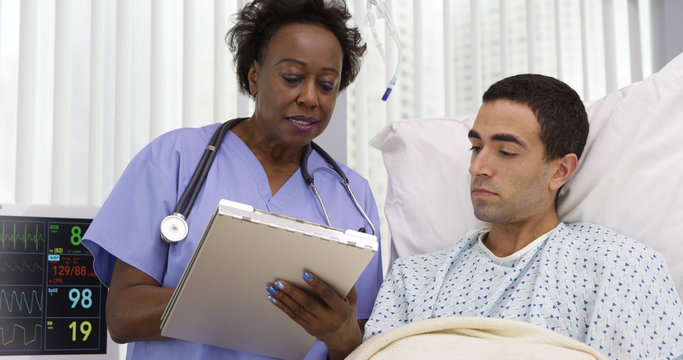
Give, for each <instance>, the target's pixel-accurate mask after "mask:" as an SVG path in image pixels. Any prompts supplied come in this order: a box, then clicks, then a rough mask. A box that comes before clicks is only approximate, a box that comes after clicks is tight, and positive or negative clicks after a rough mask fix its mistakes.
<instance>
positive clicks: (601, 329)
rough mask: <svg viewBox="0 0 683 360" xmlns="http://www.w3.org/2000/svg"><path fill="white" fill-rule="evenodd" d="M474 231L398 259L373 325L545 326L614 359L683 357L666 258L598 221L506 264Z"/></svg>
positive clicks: (377, 328)
mask: <svg viewBox="0 0 683 360" xmlns="http://www.w3.org/2000/svg"><path fill="white" fill-rule="evenodd" d="M483 234H485V230H480V231H477V232H474V233H470V234H468V235H466V236H465V238H464V239H462V240H461V241H459V242H458V243H457V245H456V246H455V247H452V248H450V249H448V250H445V251H440V252H434V253H430V254H426V255H414V256H410V257H407V258H400V259H398V260H397V261H396V262H395V263H394V265H393V267H392V270H391V273H390V275H388V276H387V278H386V279H385V281H384V283H383V284H382V288H381V289H380V293H379V294H378V295H377V300H376V302H375V308H374V310H373V313H372V315H371V317H370V320H369V321H368V323H367V325H366V327H365V331H366V333H365V336H366V339H367V338H368V337H370V336H372V335H374V334H377V333H380V332H383V331H386V330H388V329H390V328H394V327H398V326H400V325H402V324H406V323H411V322H416V321H420V320H425V319H430V318H438V317H446V316H481V317H495V318H503V319H510V320H519V321H525V322H529V323H533V324H536V325H540V326H544V327H546V328H548V329H551V330H553V331H555V332H558V333H560V334H563V335H566V336H569V337H571V338H573V339H576V340H579V341H581V342H584V343H586V344H588V345H590V346H592V347H594V348H595V349H598V350H599V351H601V352H602V353H604V354H605V355H606V356H608V357H609V358H613V359H665V358H673V357H674V356H677V355H679V354H683V334H682V333H681V332H683V308H682V306H681V302H680V298H679V297H678V295H677V293H676V290H675V289H674V284H673V282H672V280H671V278H670V275H669V271H668V270H667V267H666V265H665V263H664V260H663V258H662V256H661V255H660V254H658V253H656V252H655V251H653V250H651V249H649V248H647V247H646V246H645V245H643V244H640V243H638V242H636V241H634V240H632V239H629V238H627V237H625V236H623V235H619V234H617V233H615V232H613V231H611V230H609V229H606V228H604V227H600V226H597V225H593V224H586V223H575V224H565V223H560V224H559V225H558V226H557V227H556V228H555V229H554V230H553V231H551V232H550V233H549V234H546V236H545V238H544V237H541V238H539V239H537V240H536V241H534V242H532V243H531V244H529V245H528V246H526V247H525V248H524V249H522V250H520V251H518V252H517V253H515V254H513V255H510V256H508V257H505V258H499V257H496V256H495V255H494V254H493V253H491V252H490V251H489V250H488V249H487V248H486V246H485V245H484V244H483V243H482V241H481V236H482V235H483Z"/></svg>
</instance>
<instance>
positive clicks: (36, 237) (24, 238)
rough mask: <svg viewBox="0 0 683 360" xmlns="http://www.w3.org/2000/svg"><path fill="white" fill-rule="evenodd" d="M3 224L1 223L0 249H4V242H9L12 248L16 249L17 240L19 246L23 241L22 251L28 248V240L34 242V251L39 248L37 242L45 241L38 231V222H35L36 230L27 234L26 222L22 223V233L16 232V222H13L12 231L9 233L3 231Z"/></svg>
mask: <svg viewBox="0 0 683 360" xmlns="http://www.w3.org/2000/svg"><path fill="white" fill-rule="evenodd" d="M5 225H6V224H4V223H3V224H2V234H0V242H2V250H5V243H11V245H12V250H17V240H19V242H20V244H19V246H21V243H22V242H23V243H24V251H27V250H28V243H29V242H34V243H35V244H36V249H35V251H38V250H39V243H40V242H41V241H42V242H45V236H44V235H43V234H39V233H38V224H36V232H35V234H29V232H28V224H25V225H24V233H23V234H21V233H19V234H17V224H14V227H13V233H12V234H11V235H10V234H9V233H7V232H6V231H5Z"/></svg>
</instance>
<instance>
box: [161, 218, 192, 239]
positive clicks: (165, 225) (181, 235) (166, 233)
mask: <svg viewBox="0 0 683 360" xmlns="http://www.w3.org/2000/svg"><path fill="white" fill-rule="evenodd" d="M187 231H188V227H187V222H186V221H185V217H184V216H183V215H182V214H179V213H173V214H171V215H169V216H167V217H165V218H164V220H162V221H161V239H162V240H164V241H165V242H167V243H169V244H174V243H177V242H178V241H181V240H183V239H185V237H187Z"/></svg>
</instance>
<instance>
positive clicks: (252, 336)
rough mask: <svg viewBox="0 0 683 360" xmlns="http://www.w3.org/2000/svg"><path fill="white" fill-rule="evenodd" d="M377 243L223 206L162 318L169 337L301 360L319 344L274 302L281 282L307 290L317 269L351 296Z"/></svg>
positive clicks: (232, 204)
mask: <svg viewBox="0 0 683 360" xmlns="http://www.w3.org/2000/svg"><path fill="white" fill-rule="evenodd" d="M376 251H377V240H376V237H375V236H373V235H369V234H363V233H359V232H356V231H349V230H347V231H345V232H344V231H341V230H338V229H333V228H329V227H326V226H322V225H317V224H312V223H308V222H304V221H301V220H297V219H292V218H289V217H284V216H280V215H277V214H274V213H268V212H263V211H259V210H254V209H253V208H252V207H251V206H249V205H244V204H240V203H236V202H233V201H228V200H221V201H220V203H219V205H218V208H217V210H216V212H215V213H214V215H213V216H212V217H211V220H209V224H208V225H207V227H206V229H205V230H204V234H203V236H202V239H201V240H200V242H199V244H198V245H197V248H196V249H195V252H194V254H193V256H192V258H191V259H190V262H189V264H188V266H187V268H186V269H185V272H184V274H183V276H182V278H181V279H180V282H179V284H178V287H177V288H176V290H175V292H174V293H173V296H172V297H171V301H170V302H169V304H168V306H167V307H166V310H165V311H164V314H163V315H162V323H161V334H162V335H163V336H167V337H172V338H178V339H183V340H190V341H196V342H200V343H204V344H209V345H215V346H221V347H225V348H230V349H235V350H241V351H247V352H252V353H256V354H262V355H267V356H272V357H277V358H283V359H301V358H303V357H304V355H305V354H306V352H307V351H308V349H309V348H310V347H311V345H312V344H313V342H314V341H315V338H314V337H312V336H311V335H309V334H308V333H306V332H305V331H304V330H303V328H301V327H300V326H299V325H298V324H296V323H295V322H294V321H293V320H291V319H290V318H289V317H288V316H287V315H286V314H285V313H283V312H282V311H281V310H279V309H278V308H277V307H275V306H274V305H273V304H271V303H270V302H269V301H268V300H267V295H268V293H267V292H266V286H267V285H268V284H269V283H272V282H273V281H274V280H275V279H276V278H280V279H284V280H287V281H289V282H292V283H294V284H296V285H298V286H299V287H300V288H303V289H307V288H309V287H308V285H306V284H305V282H304V281H303V279H302V278H301V275H302V274H303V271H304V270H310V271H312V272H314V273H315V274H316V275H318V276H319V277H320V278H321V279H323V280H324V281H325V282H326V283H327V284H328V285H330V286H331V287H332V288H334V289H335V290H336V291H337V293H338V294H340V295H341V296H344V295H346V294H347V293H348V292H349V291H350V290H351V288H352V287H353V285H354V284H355V282H356V280H357V279H358V277H359V276H360V274H361V273H362V271H363V270H364V269H365V267H366V266H367V264H368V263H369V262H370V260H371V259H372V256H373V255H374V253H375V252H376Z"/></svg>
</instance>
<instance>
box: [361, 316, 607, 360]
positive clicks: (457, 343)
mask: <svg viewBox="0 0 683 360" xmlns="http://www.w3.org/2000/svg"><path fill="white" fill-rule="evenodd" d="M348 359H350V360H360V359H363V360H365V359H373V360H380V359H428V360H436V359H524V360H530V359H557V360H560V359H567V360H570V359H571V360H579V359H586V360H588V359H591V360H595V359H607V357H605V356H604V355H602V354H601V353H599V352H598V351H597V350H595V349H593V348H591V347H590V346H588V345H586V344H584V343H581V342H579V341H576V340H573V339H571V338H569V337H566V336H564V335H560V334H558V333H555V332H553V331H551V330H548V329H546V328H543V327H540V326H538V325H533V324H529V323H525V322H520V321H512V320H503V319H492V318H479V317H449V318H439V319H429V320H424V321H419V322H414V323H410V324H406V325H403V326H400V327H398V328H394V329H391V330H389V331H387V332H384V333H381V334H378V335H375V336H373V337H371V338H370V339H368V340H367V341H365V342H364V343H363V344H361V346H359V347H358V348H357V349H356V350H355V351H354V352H353V353H351V355H349V356H348V357H347V360H348Z"/></svg>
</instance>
